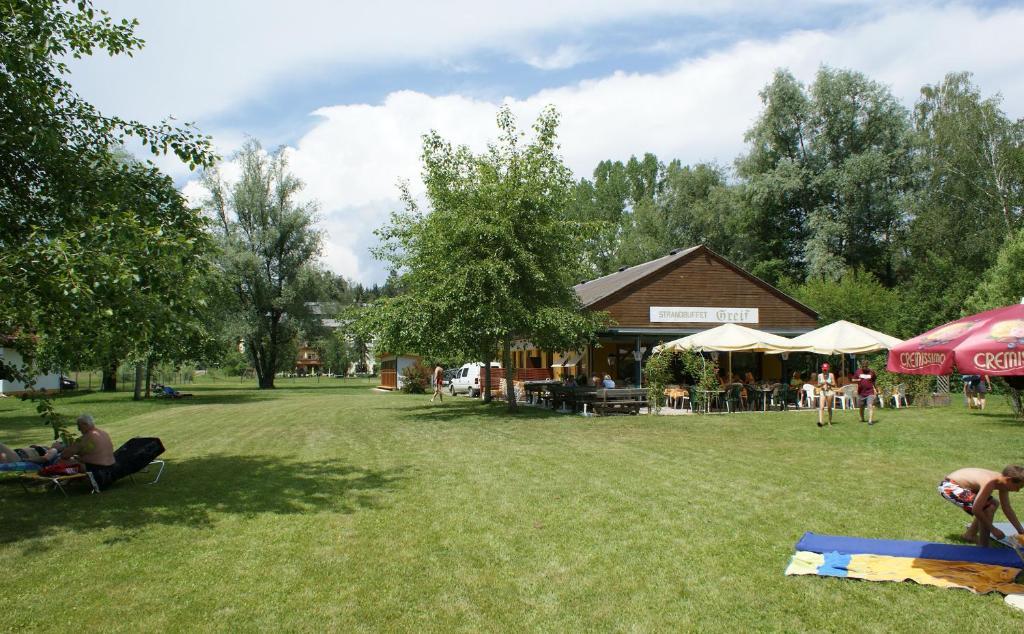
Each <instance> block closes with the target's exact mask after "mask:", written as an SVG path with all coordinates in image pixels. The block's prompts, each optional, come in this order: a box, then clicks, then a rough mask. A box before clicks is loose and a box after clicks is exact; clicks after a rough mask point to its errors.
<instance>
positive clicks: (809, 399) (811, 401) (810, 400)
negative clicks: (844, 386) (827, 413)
mask: <svg viewBox="0 0 1024 634" xmlns="http://www.w3.org/2000/svg"><path fill="white" fill-rule="evenodd" d="M800 389H802V390H803V391H804V405H805V406H807V407H810V408H814V407H817V406H818V398H819V397H818V390H817V388H815V387H814V386H813V385H811V384H810V383H804V386H803V387H802V388H800Z"/></svg>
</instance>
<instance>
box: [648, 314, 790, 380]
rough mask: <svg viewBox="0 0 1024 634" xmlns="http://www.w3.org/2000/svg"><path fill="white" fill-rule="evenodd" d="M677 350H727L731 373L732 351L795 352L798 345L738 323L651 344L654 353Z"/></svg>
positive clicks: (730, 372)
mask: <svg viewBox="0 0 1024 634" xmlns="http://www.w3.org/2000/svg"><path fill="white" fill-rule="evenodd" d="M663 350H664V351H665V352H680V351H682V350H696V351H698V352H709V351H710V352H728V353H729V362H728V365H727V366H726V373H727V374H732V353H733V352H779V353H781V352H796V351H798V350H800V348H797V347H794V346H793V340H792V339H786V338H785V337H780V336H779V335H773V334H772V333H770V332H764V331H762V330H754V329H753V328H747V327H746V326H740V325H739V324H722V325H721V326H715V327H714V328H711V329H709V330H705V331H703V332H698V333H697V334H695V335H690V336H689V337H683V338H682V339H676V340H675V341H670V342H668V343H666V344H664V345H661V346H655V347H654V350H653V352H654V354H657V353H659V352H661V351H663Z"/></svg>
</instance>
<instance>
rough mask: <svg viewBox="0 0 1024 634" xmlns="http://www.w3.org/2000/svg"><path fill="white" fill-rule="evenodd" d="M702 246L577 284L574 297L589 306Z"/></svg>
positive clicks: (676, 250)
mask: <svg viewBox="0 0 1024 634" xmlns="http://www.w3.org/2000/svg"><path fill="white" fill-rule="evenodd" d="M702 246H703V245H698V246H695V247H690V248H688V249H673V250H671V251H669V254H668V255H666V256H664V257H660V258H658V259H657V260H651V261H650V262H644V263H643V264H637V265H636V266H630V267H623V268H621V269H619V270H618V271H616V272H615V273H611V274H609V275H605V276H604V277H599V278H597V279H596V280H590V281H589V282H583V283H582V284H577V285H576V286H574V287H573V290H574V291H576V295H577V296H578V297H579V298H580V303H581V304H583V305H584V306H590V305H592V304H594V303H596V302H599V301H600V300H602V299H604V298H605V297H608V296H609V295H611V294H612V293H616V292H618V291H620V290H622V289H624V288H626V287H627V286H629V285H630V284H632V283H633V282H638V281H640V280H642V279H643V278H645V277H647V276H648V275H650V274H651V273H655V272H657V271H660V270H661V269H663V268H665V267H666V266H668V265H669V264H672V263H674V262H678V261H679V260H682V259H683V258H685V257H686V256H688V255H690V254H691V253H693V252H694V251H696V250H697V249H699V248H701V247H702Z"/></svg>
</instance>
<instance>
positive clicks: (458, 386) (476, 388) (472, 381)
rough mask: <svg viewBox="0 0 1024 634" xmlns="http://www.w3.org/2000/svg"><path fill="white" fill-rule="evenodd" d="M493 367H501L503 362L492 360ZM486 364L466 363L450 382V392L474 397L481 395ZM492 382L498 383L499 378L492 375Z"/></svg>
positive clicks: (453, 394)
mask: <svg viewBox="0 0 1024 634" xmlns="http://www.w3.org/2000/svg"><path fill="white" fill-rule="evenodd" d="M491 367H492V368H499V369H500V368H501V364H500V363H498V362H497V361H491ZM483 368H484V364H483V363H480V362H477V363H464V364H463V365H462V367H461V368H459V371H458V372H457V373H456V374H455V376H454V377H452V380H451V382H450V383H448V392H449V393H450V394H451V395H452V396H455V395H456V394H468V395H470V396H472V397H474V398H475V397H477V396H480V388H481V386H482V385H483V380H484V376H483V374H484V369H483ZM491 382H492V383H493V384H494V385H497V384H498V379H497V378H496V377H495V376H494V373H492V375H491Z"/></svg>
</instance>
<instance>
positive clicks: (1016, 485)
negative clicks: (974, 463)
mask: <svg viewBox="0 0 1024 634" xmlns="http://www.w3.org/2000/svg"><path fill="white" fill-rule="evenodd" d="M1021 487H1024V467H1018V466H1017V465H1010V466H1008V467H1006V468H1005V469H1003V472H1002V473H996V472H995V471H989V470H988V469H980V468H977V467H967V468H964V469H957V470H956V471H954V472H953V473H951V474H949V475H948V476H946V477H945V478H944V479H943V480H942V482H941V483H940V484H939V495H941V496H942V497H943V498H945V499H947V500H949V501H950V502H952V503H953V504H955V505H957V506H959V507H960V508H962V509H963V510H964V512H965V513H967V514H968V515H970V516H972V517H973V518H974V521H972V522H971V526H970V527H969V528H968V529H967V532H966V533H964V535H963V538H964V539H965V540H967V541H969V542H975V543H977V544H978V545H979V546H988V536H989V534H991V535H992V536H993V537H995V538H996V539H1002V538H1003V537H1005V536H1006V535H1005V534H1004V533H1003V531H1001V530H999V529H998V528H996V527H994V526H993V525H992V520H993V518H994V517H995V514H996V509H998V508H999V505H1000V504H1002V506H1003V515H1005V516H1006V519H1008V520H1010V523H1011V524H1013V527H1014V528H1015V529H1017V532H1018V533H1021V534H1024V527H1021V525H1020V521H1018V520H1017V514H1016V513H1015V512H1014V511H1013V507H1011V506H1010V496H1009V494H1010V493H1013V492H1016V491H1020V489H1021ZM993 491H999V501H998V502H996V501H995V500H994V499H992V492H993Z"/></svg>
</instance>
